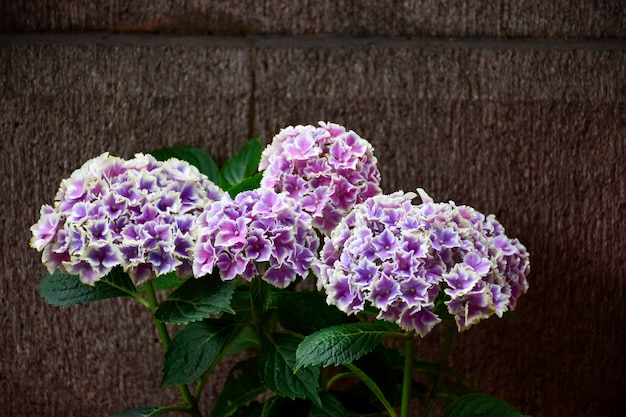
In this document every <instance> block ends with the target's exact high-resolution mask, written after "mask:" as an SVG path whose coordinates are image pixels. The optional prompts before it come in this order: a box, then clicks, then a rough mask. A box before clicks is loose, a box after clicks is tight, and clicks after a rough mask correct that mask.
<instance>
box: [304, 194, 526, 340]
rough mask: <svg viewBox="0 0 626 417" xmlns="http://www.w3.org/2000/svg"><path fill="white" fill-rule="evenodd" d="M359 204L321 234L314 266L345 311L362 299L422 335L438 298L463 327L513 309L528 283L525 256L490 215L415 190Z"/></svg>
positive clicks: (332, 300) (383, 315) (321, 284)
mask: <svg viewBox="0 0 626 417" xmlns="http://www.w3.org/2000/svg"><path fill="white" fill-rule="evenodd" d="M418 192H419V194H420V196H421V198H422V203H421V204H419V205H414V204H412V203H411V200H412V199H413V198H415V197H416V194H414V193H406V194H405V193H403V192H401V191H399V192H396V193H394V194H391V195H378V196H374V197H371V198H369V199H367V200H366V201H365V202H363V203H360V204H357V205H356V206H355V207H354V209H353V210H352V212H350V213H349V214H348V215H347V216H346V217H345V218H344V219H343V220H342V221H341V223H339V225H338V226H337V227H336V228H335V229H334V230H333V231H332V233H331V235H330V236H329V237H326V239H325V243H324V246H323V248H322V250H321V253H320V259H319V260H318V261H317V262H316V264H315V266H314V271H315V273H316V275H317V277H318V287H319V289H324V290H325V291H326V294H327V302H328V303H329V304H333V305H336V306H337V307H338V308H339V309H341V310H342V311H344V312H346V313H348V314H356V313H358V312H359V311H362V310H363V309H364V308H365V306H366V303H369V304H370V305H372V306H373V307H376V308H377V309H378V310H379V315H378V318H379V319H383V320H388V321H392V322H395V323H397V324H399V325H400V326H401V327H402V328H404V329H406V330H415V331H416V332H418V333H419V334H420V335H421V336H424V335H426V334H427V333H428V332H429V331H430V330H431V329H432V328H433V327H434V326H435V325H436V324H437V323H439V322H440V321H441V319H442V318H441V317H438V316H437V314H436V313H435V306H436V303H438V302H440V301H439V300H445V301H443V302H444V303H445V306H446V307H447V310H448V312H449V313H450V314H451V315H452V316H453V317H454V318H455V320H456V323H457V326H458V328H459V330H465V329H467V328H468V327H470V326H471V325H473V324H475V323H477V322H478V321H480V320H481V319H484V318H487V317H489V316H491V315H492V314H494V313H495V314H497V315H498V316H502V314H503V313H504V312H505V311H507V310H513V309H514V308H515V305H516V302H517V298H518V297H519V295H521V294H522V293H525V292H526V290H527V289H528V282H527V280H526V276H527V275H528V273H529V255H528V252H527V251H526V248H525V247H524V246H523V245H522V244H521V243H519V241H517V240H516V239H509V238H508V237H507V236H506V235H505V234H504V228H503V227H502V225H501V224H500V223H498V221H497V220H496V219H495V217H494V216H487V217H485V216H484V215H482V214H481V213H479V212H477V211H476V210H474V209H473V208H471V207H468V206H457V205H456V204H455V203H454V202H449V203H434V202H433V200H432V199H431V198H430V197H429V196H428V195H427V194H426V193H425V192H424V191H423V190H421V189H420V190H418Z"/></svg>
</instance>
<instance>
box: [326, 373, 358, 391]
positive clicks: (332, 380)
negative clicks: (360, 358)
mask: <svg viewBox="0 0 626 417" xmlns="http://www.w3.org/2000/svg"><path fill="white" fill-rule="evenodd" d="M324 369H326V368H324ZM352 375H354V374H353V373H352V372H340V373H338V374H335V375H333V376H332V377H330V378H328V381H327V382H326V385H323V386H325V387H326V391H328V390H330V387H332V386H333V384H334V383H335V382H337V381H339V380H340V379H341V378H345V377H347V376H352Z"/></svg>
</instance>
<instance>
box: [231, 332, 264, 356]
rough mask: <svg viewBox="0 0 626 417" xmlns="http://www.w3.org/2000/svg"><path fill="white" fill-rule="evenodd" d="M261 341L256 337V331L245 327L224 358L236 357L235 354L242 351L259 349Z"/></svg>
mask: <svg viewBox="0 0 626 417" xmlns="http://www.w3.org/2000/svg"><path fill="white" fill-rule="evenodd" d="M258 346H259V339H258V338H257V336H256V333H255V332H254V330H252V329H251V328H250V327H244V328H243V330H242V331H241V333H239V335H238V336H237V338H236V339H235V340H234V341H233V343H232V344H231V345H230V347H229V348H228V350H227V351H226V353H224V356H230V355H234V354H235V353H239V352H241V351H242V350H245V349H249V348H253V347H258Z"/></svg>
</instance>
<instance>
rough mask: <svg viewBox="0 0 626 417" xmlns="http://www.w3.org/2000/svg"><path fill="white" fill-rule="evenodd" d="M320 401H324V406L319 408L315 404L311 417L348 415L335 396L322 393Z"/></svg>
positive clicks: (342, 416)
mask: <svg viewBox="0 0 626 417" xmlns="http://www.w3.org/2000/svg"><path fill="white" fill-rule="evenodd" d="M320 399H321V400H322V406H321V407H318V406H317V405H315V404H313V407H312V408H311V413H310V414H309V417H344V416H347V415H348V413H347V412H346V409H345V408H343V405H342V404H341V401H339V399H337V397H335V396H334V395H333V394H331V393H329V392H320Z"/></svg>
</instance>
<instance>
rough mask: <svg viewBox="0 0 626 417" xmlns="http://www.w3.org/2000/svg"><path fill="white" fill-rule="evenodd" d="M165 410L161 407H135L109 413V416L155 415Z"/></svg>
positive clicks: (135, 416)
mask: <svg viewBox="0 0 626 417" xmlns="http://www.w3.org/2000/svg"><path fill="white" fill-rule="evenodd" d="M165 411H167V410H166V409H164V408H161V407H144V408H135V409H134V410H128V411H122V412H121V413H116V414H113V415H111V417H155V416H158V415H160V414H161V413H163V412H165Z"/></svg>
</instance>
